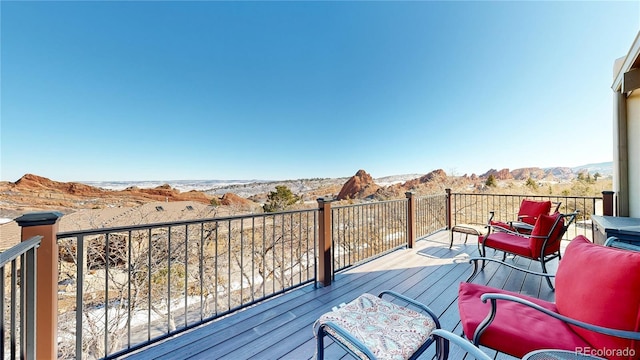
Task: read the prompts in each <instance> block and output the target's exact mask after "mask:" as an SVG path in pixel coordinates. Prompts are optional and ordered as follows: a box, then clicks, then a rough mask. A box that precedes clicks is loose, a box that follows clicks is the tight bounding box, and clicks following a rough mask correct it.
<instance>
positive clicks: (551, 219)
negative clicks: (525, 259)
mask: <svg viewBox="0 0 640 360" xmlns="http://www.w3.org/2000/svg"><path fill="white" fill-rule="evenodd" d="M561 216H562V215H561V214H560V213H555V214H553V215H545V214H541V215H540V216H539V217H538V220H537V221H536V224H535V225H534V227H533V230H531V237H530V238H529V248H530V249H531V254H532V255H533V257H534V258H536V259H537V258H539V257H540V251H542V245H543V244H544V240H545V239H543V238H539V237H536V236H544V237H546V236H548V235H549V233H550V232H551V228H552V227H553V224H555V222H556V219H558V217H561ZM563 225H564V218H562V219H560V221H559V222H558V225H557V226H556V228H555V229H553V234H551V236H550V237H549V240H548V241H547V247H546V248H545V252H544V254H545V255H549V254H551V253H554V252H556V251H558V250H559V249H560V240H561V239H560V233H561V232H562V226H563Z"/></svg>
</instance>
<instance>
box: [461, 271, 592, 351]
mask: <svg viewBox="0 0 640 360" xmlns="http://www.w3.org/2000/svg"><path fill="white" fill-rule="evenodd" d="M562 261H564V260H562ZM484 293H501V294H509V295H514V296H518V297H520V298H522V299H525V300H529V301H531V302H533V303H535V304H537V305H540V306H542V307H544V308H546V309H548V310H551V311H553V312H556V306H555V304H553V303H550V302H547V301H544V300H540V299H536V298H532V297H529V296H525V295H521V294H516V293H512V292H509V291H506V290H501V289H496V288H492V287H488V286H483V285H478V284H470V283H460V288H459V292H458V309H459V310H460V319H461V320H462V328H463V330H464V333H465V335H466V336H467V337H468V338H469V339H470V340H471V339H473V334H474V333H475V331H476V328H477V327H478V325H479V324H480V322H482V320H484V318H485V317H486V316H487V314H489V312H490V303H489V302H487V303H483V302H482V300H480V295H482V294H484ZM516 314H517V315H516ZM480 343H481V344H482V345H485V346H488V347H490V348H493V349H496V350H499V351H501V352H505V353H507V354H509V355H512V356H515V357H518V358H521V357H522V356H523V355H524V354H526V353H528V352H530V351H533V350H538V349H564V350H569V351H575V349H576V348H584V347H585V346H588V344H587V343H586V342H585V341H584V340H583V339H581V338H580V337H579V336H578V335H576V334H575V333H574V332H573V331H571V328H570V327H569V326H567V324H566V323H564V322H562V321H560V320H556V319H554V318H552V317H550V316H548V315H545V314H543V313H541V312H539V311H537V310H533V309H532V308H530V307H527V306H525V305H521V304H517V303H514V302H508V301H501V300H499V301H498V311H497V312H496V317H495V319H494V321H493V323H491V325H490V326H489V327H488V328H487V330H486V331H485V332H484V333H483V334H482V337H481V338H480Z"/></svg>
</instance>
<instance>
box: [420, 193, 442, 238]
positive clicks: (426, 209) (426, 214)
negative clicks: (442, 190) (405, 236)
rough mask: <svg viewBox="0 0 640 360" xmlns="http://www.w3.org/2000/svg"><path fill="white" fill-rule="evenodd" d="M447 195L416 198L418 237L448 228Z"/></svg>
mask: <svg viewBox="0 0 640 360" xmlns="http://www.w3.org/2000/svg"><path fill="white" fill-rule="evenodd" d="M446 202H447V196H446V195H444V194H442V195H430V196H421V197H418V198H416V238H418V239H420V238H423V237H425V236H428V235H430V234H433V233H435V232H437V231H439V230H442V229H444V228H446V226H447V223H446V218H447V213H446V211H447V207H446Z"/></svg>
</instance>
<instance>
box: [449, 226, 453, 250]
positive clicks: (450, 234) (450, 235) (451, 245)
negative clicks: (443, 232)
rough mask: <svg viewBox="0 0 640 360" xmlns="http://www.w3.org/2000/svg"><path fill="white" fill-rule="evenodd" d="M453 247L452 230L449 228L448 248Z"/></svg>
mask: <svg viewBox="0 0 640 360" xmlns="http://www.w3.org/2000/svg"><path fill="white" fill-rule="evenodd" d="M452 247H453V230H449V249H451V248H452Z"/></svg>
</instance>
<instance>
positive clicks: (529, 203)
mask: <svg viewBox="0 0 640 360" xmlns="http://www.w3.org/2000/svg"><path fill="white" fill-rule="evenodd" d="M560 205H562V203H561V202H551V201H537V200H527V199H522V202H521V203H520V208H519V209H518V215H517V220H511V221H508V222H503V221H493V216H494V215H495V213H494V212H491V216H490V218H489V225H491V226H493V227H494V229H496V230H502V229H506V230H509V231H515V232H520V233H524V234H528V233H531V231H532V230H533V227H534V226H535V224H536V221H537V220H538V217H539V216H540V215H543V214H544V215H550V214H553V213H556V212H558V209H560ZM552 206H554V209H553V211H551V207H552Z"/></svg>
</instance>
